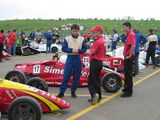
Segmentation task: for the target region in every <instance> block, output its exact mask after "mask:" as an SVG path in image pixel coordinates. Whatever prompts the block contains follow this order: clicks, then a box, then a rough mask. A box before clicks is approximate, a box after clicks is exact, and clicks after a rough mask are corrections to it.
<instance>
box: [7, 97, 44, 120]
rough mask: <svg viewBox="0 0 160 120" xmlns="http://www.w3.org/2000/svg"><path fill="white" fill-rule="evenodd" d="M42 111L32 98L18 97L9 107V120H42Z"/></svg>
mask: <svg viewBox="0 0 160 120" xmlns="http://www.w3.org/2000/svg"><path fill="white" fill-rule="evenodd" d="M41 117H42V109H41V107H40V105H39V103H38V102H37V101H36V100H35V99H34V98H32V97H27V96H23V97H18V98H16V99H15V100H14V101H13V102H12V103H11V104H10V106H9V110H8V119H9V120H41Z"/></svg>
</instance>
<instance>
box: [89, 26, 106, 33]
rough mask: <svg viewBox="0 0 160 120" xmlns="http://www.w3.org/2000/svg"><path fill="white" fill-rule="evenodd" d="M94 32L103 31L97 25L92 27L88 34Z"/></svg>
mask: <svg viewBox="0 0 160 120" xmlns="http://www.w3.org/2000/svg"><path fill="white" fill-rule="evenodd" d="M95 31H103V28H102V26H100V25H97V26H94V27H93V28H92V29H91V30H90V32H95Z"/></svg>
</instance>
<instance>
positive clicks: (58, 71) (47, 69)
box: [44, 66, 64, 74]
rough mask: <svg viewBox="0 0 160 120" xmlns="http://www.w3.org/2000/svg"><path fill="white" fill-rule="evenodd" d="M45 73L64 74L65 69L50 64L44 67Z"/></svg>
mask: <svg viewBox="0 0 160 120" xmlns="http://www.w3.org/2000/svg"><path fill="white" fill-rule="evenodd" d="M44 72H45V73H54V74H63V73H64V69H58V68H53V67H50V66H46V67H45V69H44Z"/></svg>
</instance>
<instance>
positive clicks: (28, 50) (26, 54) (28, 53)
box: [23, 48, 31, 56]
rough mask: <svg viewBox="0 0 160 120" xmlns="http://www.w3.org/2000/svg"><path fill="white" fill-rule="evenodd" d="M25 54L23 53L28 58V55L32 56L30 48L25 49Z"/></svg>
mask: <svg viewBox="0 0 160 120" xmlns="http://www.w3.org/2000/svg"><path fill="white" fill-rule="evenodd" d="M23 52H24V53H23V55H24V56H28V55H30V54H31V51H30V49H29V48H27V49H24V51H23Z"/></svg>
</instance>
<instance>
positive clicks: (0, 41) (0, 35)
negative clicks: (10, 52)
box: [0, 30, 5, 62]
mask: <svg viewBox="0 0 160 120" xmlns="http://www.w3.org/2000/svg"><path fill="white" fill-rule="evenodd" d="M3 33H4V30H1V31H0V62H2V51H3V44H4V41H5V36H4V34H3Z"/></svg>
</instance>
